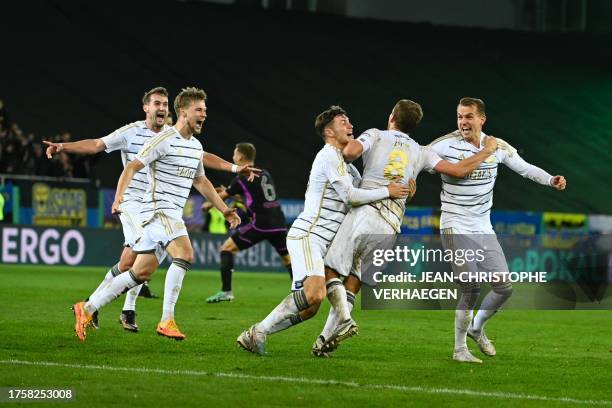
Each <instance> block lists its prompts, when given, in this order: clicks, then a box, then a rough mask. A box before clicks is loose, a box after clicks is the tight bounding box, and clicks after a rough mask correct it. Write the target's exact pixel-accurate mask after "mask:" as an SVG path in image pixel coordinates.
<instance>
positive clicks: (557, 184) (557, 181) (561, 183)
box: [550, 176, 567, 190]
mask: <svg viewBox="0 0 612 408" xmlns="http://www.w3.org/2000/svg"><path fill="white" fill-rule="evenodd" d="M550 185H551V186H553V187H554V188H556V189H557V190H565V186H566V185H567V181H565V177H563V176H554V177H553V178H552V180H550Z"/></svg>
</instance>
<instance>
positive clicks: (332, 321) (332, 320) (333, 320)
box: [321, 290, 355, 339]
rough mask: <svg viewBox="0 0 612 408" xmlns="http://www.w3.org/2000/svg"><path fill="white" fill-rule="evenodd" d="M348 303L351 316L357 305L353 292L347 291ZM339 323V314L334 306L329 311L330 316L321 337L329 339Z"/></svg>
mask: <svg viewBox="0 0 612 408" xmlns="http://www.w3.org/2000/svg"><path fill="white" fill-rule="evenodd" d="M346 301H347V310H348V312H349V315H350V313H351V312H352V311H353V305H354V304H355V294H354V293H353V292H351V291H348V290H346ZM339 321H340V320H339V319H338V313H336V310H335V309H334V307H333V306H332V307H331V308H330V309H329V314H328V315H327V321H326V322H325V327H323V331H322V332H321V336H323V338H324V339H329V336H331V335H332V333H333V332H334V329H335V328H336V326H337V325H338V322H339Z"/></svg>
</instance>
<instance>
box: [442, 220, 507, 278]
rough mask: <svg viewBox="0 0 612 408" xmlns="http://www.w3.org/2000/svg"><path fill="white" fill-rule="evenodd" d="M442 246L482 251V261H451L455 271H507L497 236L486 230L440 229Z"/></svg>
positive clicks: (454, 249)
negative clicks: (457, 262)
mask: <svg viewBox="0 0 612 408" xmlns="http://www.w3.org/2000/svg"><path fill="white" fill-rule="evenodd" d="M440 234H441V235H442V247H443V248H444V249H452V250H453V251H456V250H461V249H463V250H465V249H471V250H474V251H476V250H480V251H483V252H484V253H483V257H484V259H483V260H482V261H476V260H475V261H473V262H465V263H464V264H463V265H455V264H453V263H451V266H452V267H453V270H454V272H455V273H460V272H508V262H506V256H505V255H504V251H503V250H502V247H501V245H500V244H499V241H498V240H497V236H496V235H495V234H494V233H493V234H492V233H490V232H488V231H468V230H463V229H459V228H444V229H440Z"/></svg>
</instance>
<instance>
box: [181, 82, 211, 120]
mask: <svg viewBox="0 0 612 408" xmlns="http://www.w3.org/2000/svg"><path fill="white" fill-rule="evenodd" d="M206 98H207V96H206V92H204V91H203V90H202V89H198V88H196V87H193V86H190V87H187V88H183V89H181V92H180V93H179V94H178V95H176V98H174V111H175V112H176V117H177V118H178V117H180V116H181V109H185V108H187V107H189V106H191V103H192V102H194V101H205V100H206Z"/></svg>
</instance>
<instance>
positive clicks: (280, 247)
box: [230, 223, 289, 256]
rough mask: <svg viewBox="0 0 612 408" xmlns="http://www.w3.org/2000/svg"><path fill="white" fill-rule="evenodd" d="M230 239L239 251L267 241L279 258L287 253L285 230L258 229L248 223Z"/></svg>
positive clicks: (280, 228)
mask: <svg viewBox="0 0 612 408" xmlns="http://www.w3.org/2000/svg"><path fill="white" fill-rule="evenodd" d="M230 237H231V238H232V240H233V241H234V243H235V244H236V246H237V247H238V249H239V250H241V251H242V250H243V249H247V248H250V247H252V246H253V245H255V244H257V243H259V242H261V241H263V240H268V242H269V243H270V244H271V245H272V246H273V247H274V249H276V252H278V254H279V255H280V256H285V255H287V254H288V253H289V252H288V251H287V228H284V227H279V228H258V227H256V226H255V224H253V223H248V224H246V225H243V226H242V227H240V228H238V229H237V230H235V231H234V232H233V233H232V234H231V235H230Z"/></svg>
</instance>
